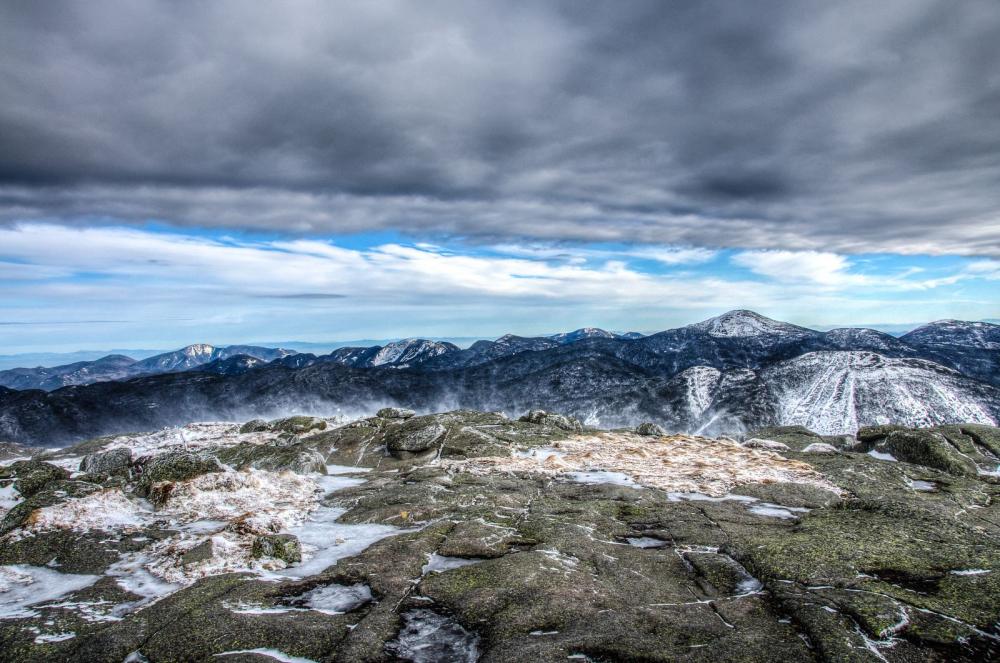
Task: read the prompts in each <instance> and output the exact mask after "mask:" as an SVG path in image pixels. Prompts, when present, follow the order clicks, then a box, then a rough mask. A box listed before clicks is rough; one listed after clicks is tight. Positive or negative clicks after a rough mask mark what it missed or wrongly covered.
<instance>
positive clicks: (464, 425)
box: [0, 410, 1000, 663]
mask: <svg viewBox="0 0 1000 663" xmlns="http://www.w3.org/2000/svg"><path fill="white" fill-rule="evenodd" d="M28 453H29V450H28V449H26V448H23V447H18V446H16V445H7V446H6V447H3V448H0V454H2V455H0V458H3V457H5V458H6V460H4V461H3V463H2V465H3V466H2V467H0V505H2V506H0V509H2V513H3V514H4V515H3V520H2V522H0V536H2V538H0V660H4V661H36V660H37V661H52V660H74V661H110V662H114V663H121V662H122V661H130V662H137V661H147V660H148V661H196V660H219V661H233V662H234V663H238V662H241V661H268V660H280V661H310V660H312V661H391V660H409V661H462V662H464V661H477V660H479V661H484V662H486V661H518V662H522V661H565V660H567V659H568V660H591V661H677V660H691V661H771V660H788V661H799V660H830V661H879V660H880V661H937V660H940V661H945V660H948V661H955V660H969V661H973V660H977V661H978V660H983V659H990V658H997V657H1000V623H998V620H1000V506H998V497H1000V480H998V478H997V469H998V463H1000V461H998V458H1000V429H997V428H993V427H989V426H983V425H962V426H957V425H956V426H941V427H937V428H933V429H903V428H897V427H891V426H882V427H876V428H867V429H862V430H861V431H859V432H858V434H857V436H837V437H821V436H819V435H816V434H814V433H811V432H809V431H808V430H805V429H802V428H776V429H767V430H761V431H757V432H755V433H754V434H752V435H748V436H747V438H746V439H744V440H743V441H741V442H737V441H734V440H730V439H727V438H719V439H710V438H704V437H696V436H668V435H665V434H663V431H662V430H659V429H658V427H656V426H653V425H644V426H640V427H639V428H638V429H636V430H619V431H597V430H591V429H587V428H585V427H584V426H581V425H580V424H579V423H578V422H577V421H575V420H572V419H569V418H566V417H562V416H559V415H553V414H545V413H542V412H532V413H529V415H527V416H525V417H522V419H521V420H518V421H513V420H509V419H507V418H506V417H504V416H503V415H500V414H493V413H481V412H471V411H459V412H450V413H446V414H439V415H428V416H419V417H415V416H412V413H410V412H406V411H400V410H384V411H381V412H380V413H379V416H376V417H373V418H369V419H364V420H360V421H355V422H351V423H347V424H343V423H340V422H335V421H327V420H320V419H312V418H308V417H295V418H291V419H284V420H280V421H277V422H270V423H268V422H263V421H254V422H249V423H247V424H244V425H242V426H239V425H235V424H193V425H190V426H185V427H182V428H175V429H168V430H164V431H160V432H158V433H152V434H142V435H121V436H113V437H106V438H99V439H95V440H90V441H88V442H84V443H82V444H79V445H76V446H74V447H70V448H68V449H63V450H59V451H55V452H51V451H50V452H45V453H43V454H41V455H35V456H34V457H32V458H26V457H22V456H27V455H28Z"/></svg>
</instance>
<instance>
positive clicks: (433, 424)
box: [385, 416, 448, 458]
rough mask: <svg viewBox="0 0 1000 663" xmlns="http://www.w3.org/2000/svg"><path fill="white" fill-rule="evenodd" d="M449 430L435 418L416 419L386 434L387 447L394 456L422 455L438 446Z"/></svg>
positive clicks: (409, 420)
mask: <svg viewBox="0 0 1000 663" xmlns="http://www.w3.org/2000/svg"><path fill="white" fill-rule="evenodd" d="M447 432H448V430H447V429H446V428H445V427H444V425H442V424H441V423H440V422H439V421H437V420H436V419H435V418H434V417H433V416H428V417H414V418H412V419H408V420H407V421H406V423H404V424H402V425H400V426H398V427H397V428H395V429H394V430H391V431H389V432H388V433H386V436H385V446H386V449H388V450H389V453H391V454H392V455H393V456H396V457H397V458H399V457H402V456H401V454H402V453H420V452H422V451H427V450H428V449H430V448H432V447H434V446H435V445H436V444H438V443H439V442H440V441H441V439H442V438H443V437H444V436H445V434H447Z"/></svg>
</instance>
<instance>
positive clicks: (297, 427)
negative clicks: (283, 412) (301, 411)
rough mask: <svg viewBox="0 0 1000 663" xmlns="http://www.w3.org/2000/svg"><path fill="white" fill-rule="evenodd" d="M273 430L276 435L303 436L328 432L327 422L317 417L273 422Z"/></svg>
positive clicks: (292, 418) (302, 417)
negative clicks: (322, 431) (316, 432)
mask: <svg viewBox="0 0 1000 663" xmlns="http://www.w3.org/2000/svg"><path fill="white" fill-rule="evenodd" d="M271 430H272V431H274V432H275V433H292V434H294V435H301V434H302V433H308V432H310V431H319V430H326V422H325V421H324V420H322V419H319V418H317V417H308V416H303V415H299V416H295V417H286V418H284V419H278V420H276V421H272V422H271Z"/></svg>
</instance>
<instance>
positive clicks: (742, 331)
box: [691, 309, 813, 338]
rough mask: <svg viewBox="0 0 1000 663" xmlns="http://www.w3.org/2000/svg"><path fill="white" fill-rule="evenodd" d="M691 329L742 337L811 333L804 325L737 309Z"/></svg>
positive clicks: (697, 324) (711, 333) (713, 334)
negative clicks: (798, 325) (800, 325)
mask: <svg viewBox="0 0 1000 663" xmlns="http://www.w3.org/2000/svg"><path fill="white" fill-rule="evenodd" d="M691 328H693V329H699V330H701V331H704V332H707V333H708V334H709V335H711V336H718V337H726V338H744V337H749V336H765V335H785V336H788V335H793V336H804V335H807V334H811V333H813V332H811V331H810V330H808V329H805V328H804V327H797V326H796V325H791V324H788V323H787V322H778V321H777V320H772V319H771V318H766V317H764V316H763V315H760V314H759V313H754V312H753V311H747V310H745V309H738V310H735V311H729V312H728V313H723V314H722V315H719V316H716V317H714V318H709V319H708V320H704V321H702V322H697V323H695V324H693V325H691Z"/></svg>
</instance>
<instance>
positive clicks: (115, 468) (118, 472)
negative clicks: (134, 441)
mask: <svg viewBox="0 0 1000 663" xmlns="http://www.w3.org/2000/svg"><path fill="white" fill-rule="evenodd" d="M80 471H81V472H86V473H87V474H94V475H98V476H103V477H111V476H125V477H128V476H129V475H130V473H131V471H132V452H131V451H129V450H128V449H112V450H110V451H104V452H100V453H95V454H90V455H87V456H84V457H83V460H82V461H80Z"/></svg>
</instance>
